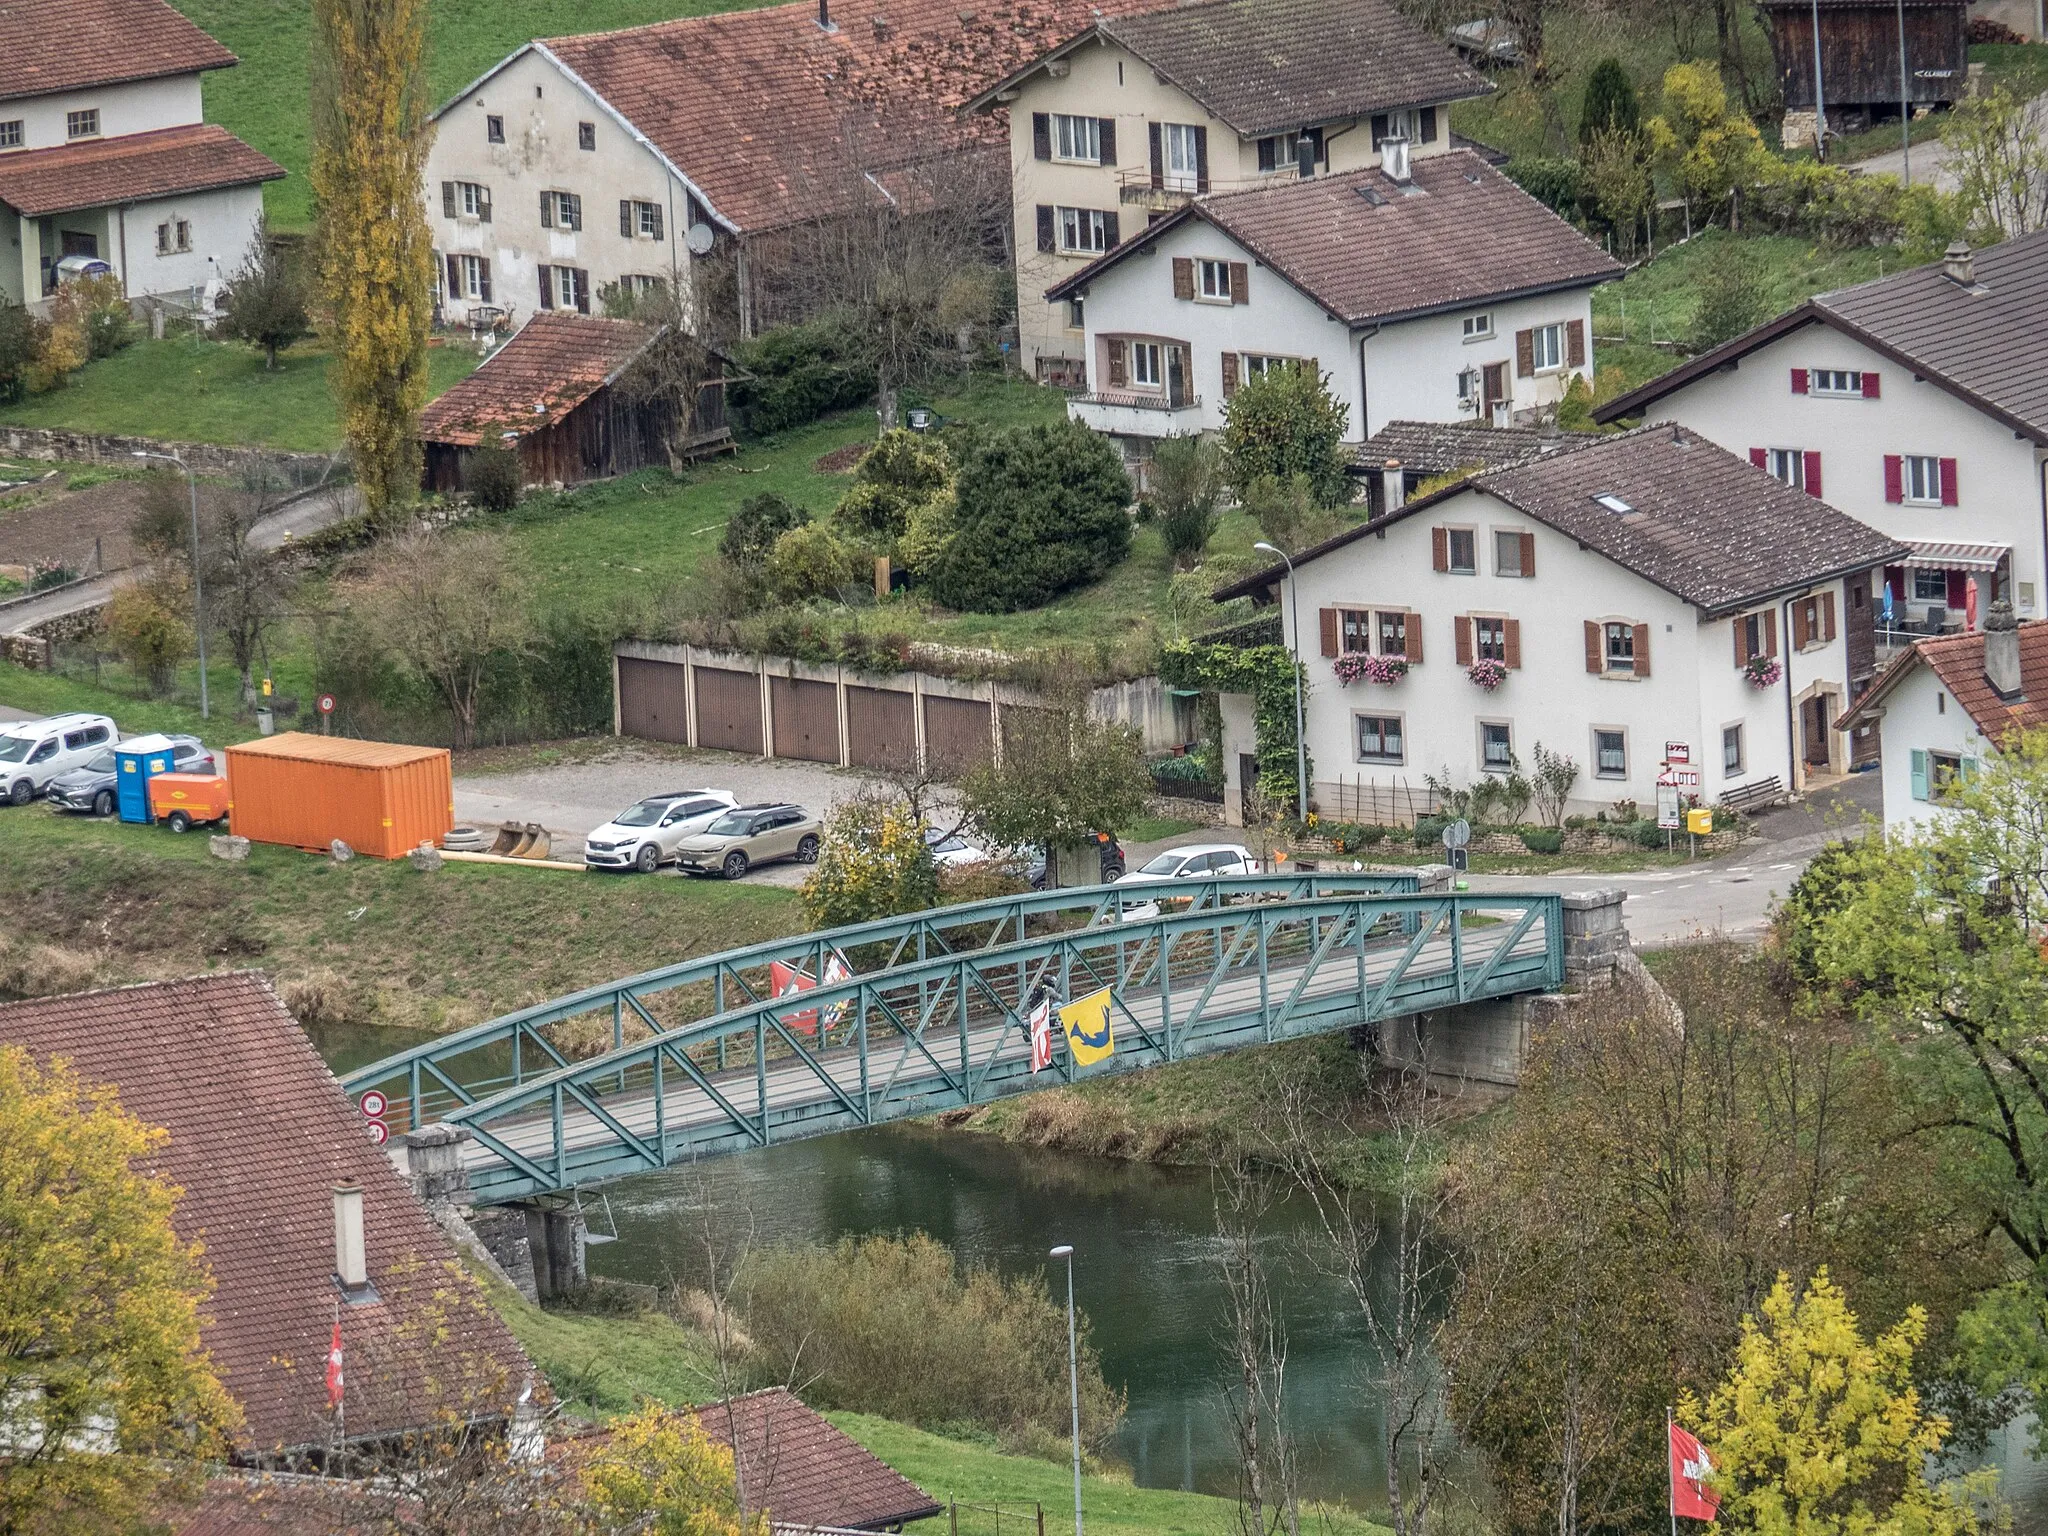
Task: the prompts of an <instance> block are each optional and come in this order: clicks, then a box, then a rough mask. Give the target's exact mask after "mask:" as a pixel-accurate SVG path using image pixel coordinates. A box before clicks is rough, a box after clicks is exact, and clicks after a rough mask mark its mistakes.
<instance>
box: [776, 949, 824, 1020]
mask: <svg viewBox="0 0 2048 1536" xmlns="http://www.w3.org/2000/svg"><path fill="white" fill-rule="evenodd" d="M817 984H818V978H817V977H815V976H811V975H807V974H806V973H805V972H803V971H800V970H798V969H797V968H796V967H795V966H793V965H788V964H785V963H784V962H783V961H780V960H770V961H769V962H768V990H769V991H770V992H772V993H773V994H774V995H775V996H777V997H795V996H796V995H797V994H798V993H799V992H808V991H810V990H811V988H813V987H815V986H816V985H817ZM782 1022H783V1024H784V1026H785V1027H787V1028H789V1029H793V1030H795V1031H796V1032H797V1033H798V1034H800V1035H810V1036H813V1037H815V1036H816V1035H817V1033H818V1010H817V1009H815V1008H807V1009H805V1010H804V1011H803V1012H801V1013H792V1014H788V1015H785V1016H784V1018H783V1020H782Z"/></svg>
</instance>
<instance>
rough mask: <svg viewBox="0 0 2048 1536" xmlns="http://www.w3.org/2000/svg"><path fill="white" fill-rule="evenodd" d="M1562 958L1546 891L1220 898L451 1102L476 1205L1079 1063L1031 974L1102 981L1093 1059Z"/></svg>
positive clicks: (1064, 987) (1365, 1006) (1238, 1037)
mask: <svg viewBox="0 0 2048 1536" xmlns="http://www.w3.org/2000/svg"><path fill="white" fill-rule="evenodd" d="M1563 979H1564V931H1563V904H1562V898H1560V897H1558V896H1556V895H1536V894H1519V893H1503V894H1476V895H1465V894H1460V895H1442V896H1423V895H1419V894H1407V895H1385V894H1380V893H1374V892H1360V891H1352V892H1343V893H1334V894H1326V893H1317V894H1309V895H1305V896H1303V897H1302V898H1300V899H1296V900H1291V901H1243V902H1230V901H1224V900H1216V901H1209V902H1204V903H1202V904H1200V905H1195V906H1191V907H1190V908H1188V909H1187V910H1183V911H1176V912H1171V913H1164V912H1161V913H1156V914H1155V915H1149V916H1146V915H1139V914H1138V913H1137V912H1135V911H1132V912H1126V913H1124V914H1122V915H1121V916H1120V917H1119V918H1117V919H1113V920H1112V921H1109V922H1106V923H1091V924H1088V925H1086V926H1080V927H1073V928H1068V929H1064V930H1061V931H1059V932H1055V933H1051V934H1044V935H1038V936H1026V937H1022V938H1019V939H1016V940H1013V941H1012V942H1009V943H1006V944H1001V945H997V946H994V947H986V948H977V949H969V950H963V951H960V952H956V953H950V954H944V955H939V956H936V957H931V958H926V959H922V960H911V961H905V962H903V963H900V964H896V965H893V966H889V967H885V968H881V969H877V970H873V971H871V972H869V973H868V974H865V975H861V976H857V977H853V978H850V979H848V980H845V981H839V982H832V983H820V984H819V985H818V986H817V987H815V988H813V989H811V990H807V991H805V992H803V993H802V994H801V995H800V996H784V997H771V998H759V999H753V1000H749V1001H747V1002H745V1003H743V1004H741V1005H739V1006H737V1007H733V1008H730V1009H725V1010H721V1011H719V1012H717V1013H715V1014H713V1015H712V1016H711V1017H708V1018H703V1019H699V1020H697V1021H695V1022H692V1023H689V1024H686V1025H682V1026H679V1027H675V1028H670V1029H667V1030H664V1031H661V1032H659V1033H656V1034H653V1035H651V1036H650V1037H649V1038H647V1039H645V1040H642V1041H640V1042H638V1043H636V1044H632V1045H628V1046H624V1047H622V1048H620V1049H617V1050H612V1051H608V1052H606V1053H604V1054H603V1055H601V1056H597V1057H594V1058H592V1059H590V1060H588V1061H583V1062H578V1063H573V1064H565V1065H563V1066H561V1067H559V1068H557V1069H556V1070H554V1071H552V1072H548V1073H545V1074H543V1075H540V1076H537V1077H534V1078H532V1079H530V1080H528V1081H526V1082H523V1083H521V1084H519V1085H518V1086H515V1087H509V1088H506V1089H504V1090H502V1091H501V1092H499V1093H496V1094H494V1095H491V1096H489V1097H487V1098H482V1099H479V1100H476V1101H474V1102H469V1103H465V1104H463V1105H461V1106H460V1107H458V1108H455V1109H453V1110H451V1111H450V1112H449V1113H448V1114H446V1115H445V1116H444V1117H443V1118H444V1120H445V1121H446V1122H447V1123H448V1124H451V1125H456V1126H460V1127H462V1128H464V1129H465V1130H467V1131H468V1132H469V1133H470V1136H471V1138H472V1139H471V1140H470V1142H469V1143H468V1144H466V1145H465V1147H464V1149H463V1157H464V1161H465V1164H466V1167H467V1170H468V1176H469V1181H470V1187H471V1192H472V1196H473V1198H475V1199H476V1200H478V1201H479V1202H481V1203H486V1204H489V1203H496V1202H501V1201H506V1200H516V1199H523V1198H528V1197H531V1196H534V1195H538V1194H545V1193H550V1192H557V1191H564V1190H569V1189H573V1188H575V1187H577V1186H578V1185H583V1184H589V1183H593V1182H596V1181H599V1180H602V1179H609V1178H616V1177H619V1176H622V1175H625V1174H630V1173H641V1172H647V1171H650V1170H653V1169H658V1168H663V1167H668V1166H671V1165H673V1164H676V1163H679V1162H688V1161H691V1160H694V1159H697V1158H701V1157H706V1156H713V1155H717V1154H720V1153H725V1152H734V1151H742V1150H745V1149H747V1148H750V1147H757V1146H765V1145H768V1144H769V1143H770V1142H773V1141H780V1140H789V1139H794V1138H797V1137H804V1136H813V1135H821V1134H825V1133H828V1132H832V1131H839V1130H847V1129H852V1128H854V1127H857V1126H864V1125H877V1124H882V1123H885V1122H887V1121H891V1120H897V1119H903V1118H907V1117H911V1116H918V1115H927V1114H932V1113H934V1112H939V1111H943V1110H947V1109H954V1108H962V1107H966V1106H970V1105H975V1104H981V1103H986V1102H989V1101H990V1100H992V1099H997V1098H1002V1097H1005V1096H1007V1095H1010V1094H1013V1093H1020V1092H1025V1091H1028V1090H1029V1089H1031V1088H1033V1087H1038V1086H1053V1085H1055V1084H1058V1083H1063V1082H1068V1081H1072V1080H1073V1079H1074V1078H1075V1076H1076V1075H1077V1071H1076V1069H1075V1067H1074V1065H1073V1063H1072V1059H1071V1057H1069V1056H1068V1055H1067V1054H1066V1053H1065V1052H1064V1051H1062V1052H1056V1053H1055V1056H1054V1060H1053V1063H1052V1065H1051V1066H1050V1067H1049V1068H1048V1069H1047V1072H1046V1075H1043V1076H1041V1075H1040V1074H1034V1073H1033V1072H1032V1070H1031V1050H1030V1031H1029V1027H1028V1024H1027V1023H1026V1013H1027V1011H1028V1009H1029V1007H1030V1006H1031V1002H1032V1001H1033V999H1035V998H1036V997H1037V996H1039V995H1040V994H1041V993H1042V992H1048V991H1049V992H1050V993H1051V994H1053V995H1054V996H1057V997H1060V998H1067V999H1072V998H1075V997H1078V996H1080V995H1082V994H1085V993H1088V992H1092V991H1095V990H1097V989H1100V988H1104V987H1107V988H1109V989H1110V992H1111V996H1112V999H1113V1002H1112V1013H1111V1022H1112V1028H1113V1030H1114V1033H1115V1037H1116V1048H1115V1052H1114V1054H1113V1055H1112V1056H1111V1057H1110V1059H1109V1060H1107V1061H1104V1062H1102V1063H1100V1064H1099V1065H1097V1066H1094V1067H1090V1068H1085V1069H1081V1071H1080V1073H1079V1074H1078V1075H1086V1076H1095V1075H1099V1074H1104V1073H1115V1072H1126V1071H1133V1070H1137V1069H1140V1068H1144V1067H1150V1066H1156V1065H1160V1064H1163V1063H1166V1062H1171V1061H1179V1060H1183V1059H1185V1058H1187V1057H1189V1056H1194V1055H1202V1054H1207V1053H1210V1052H1214V1051H1220V1050H1228V1049H1232V1048H1235V1047H1239V1046H1245V1045H1253V1044H1261V1043H1269V1042H1272V1041H1276V1040H1284V1039H1291V1038H1296V1037H1299V1036H1302V1035H1308V1034H1317V1033H1324V1032H1328V1031H1331V1030H1336V1029H1345V1028H1350V1027H1352V1026H1354V1025H1358V1024H1370V1023H1374V1022H1377V1021H1379V1020H1382V1019H1387V1018H1393V1017H1398V1016H1400V1015H1403V1014H1412V1013H1415V1012H1418V1011H1421V1010H1424V1009H1430V1008H1439V1007H1447V1006H1453V1005H1456V1004H1460V1003H1468V1002H1473V1001H1476V1000H1480V999H1484V998H1494V997H1504V996H1509V995H1513V994H1515V993H1520V992H1531V991H1542V990H1548V989H1551V988H1555V987H1557V986H1559V985H1561V984H1562V982H1563Z"/></svg>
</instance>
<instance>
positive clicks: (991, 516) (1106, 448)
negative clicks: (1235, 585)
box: [932, 421, 1131, 613]
mask: <svg viewBox="0 0 2048 1536" xmlns="http://www.w3.org/2000/svg"><path fill="white" fill-rule="evenodd" d="M955 495H956V496H957V497H958V499H959V518H960V526H959V531H958V532H957V533H955V534H954V535H953V539H952V542H951V544H950V545H948V547H947V549H946V552H945V555H944V557H943V558H942V559H941V560H940V561H939V564H938V567H937V569H936V570H935V571H934V572H933V579H932V592H933V595H934V596H935V597H936V598H937V599H938V600H939V601H940V602H942V603H944V604H945V605H946V606H947V607H949V608H958V609H965V610H969V611H972V612H977V613H1008V612H1013V611H1015V610H1016V609H1019V608H1031V607H1036V606H1037V605H1038V604H1040V603H1044V602H1046V601H1048V600H1049V599H1051V598H1054V597H1057V596H1058V595H1059V594H1060V593H1062V592H1065V591H1068V590H1069V589H1071V588H1073V587H1077V586H1080V585H1081V584H1082V583H1084V582H1087V581H1092V580H1095V579H1096V578H1098V577H1101V576H1103V575H1106V574H1107V573H1108V571H1109V569H1110V567H1111V566H1113V565H1115V564H1116V563H1117V562H1118V561H1120V560H1122V559H1123V557H1124V556H1125V555H1126V554H1127V553H1128V552H1129V550H1130V545H1131V520H1130V518H1129V516H1128V515H1127V514H1126V513H1125V510H1124V509H1125V507H1126V506H1127V505H1128V504H1129V502H1130V497H1131V483H1130V479H1129V477H1128V476H1126V475H1125V474H1124V468H1123V463H1122V461H1121V460H1120V459H1119V458H1118V457H1117V452H1116V450H1115V449H1114V448H1113V447H1111V446H1110V444H1109V442H1108V441H1107V440H1106V439H1104V438H1101V437H1097V436H1096V435H1095V434H1094V433H1093V432H1090V431H1089V430H1088V429H1087V428H1086V427H1083V426H1081V425H1079V424H1078V423H1076V422H1071V421H1062V422H1059V423H1057V424H1055V425H1050V426H1043V425H1041V426H1030V427H1016V428H1011V429H1008V430H1005V431H996V432H987V433H983V434H980V435H979V436H978V437H977V438H976V440H975V441H974V443H973V446H972V447H971V448H970V449H969V450H968V453H967V457H966V459H965V461H964V462H963V463H962V464H961V466H960V471H959V475H958V478H957V480H956V482H955Z"/></svg>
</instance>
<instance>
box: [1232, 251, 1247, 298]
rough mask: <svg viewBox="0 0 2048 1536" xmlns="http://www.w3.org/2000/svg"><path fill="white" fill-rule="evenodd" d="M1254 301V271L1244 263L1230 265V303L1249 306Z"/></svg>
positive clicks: (1235, 262) (1238, 262) (1234, 262)
mask: <svg viewBox="0 0 2048 1536" xmlns="http://www.w3.org/2000/svg"><path fill="white" fill-rule="evenodd" d="M1251 301H1252V269H1251V267H1250V266H1249V265H1248V264H1247V263H1245V262H1242V261H1233V262H1232V263H1231V264H1230V302H1231V303H1233V304H1249V303H1251Z"/></svg>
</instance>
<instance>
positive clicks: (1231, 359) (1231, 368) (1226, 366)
mask: <svg viewBox="0 0 2048 1536" xmlns="http://www.w3.org/2000/svg"><path fill="white" fill-rule="evenodd" d="M1236 393H1237V354H1236V353H1235V352H1226V353H1224V354H1223V398H1224V399H1226V400H1228V399H1229V398H1230V397H1231V396H1232V395H1234V394H1236Z"/></svg>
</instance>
